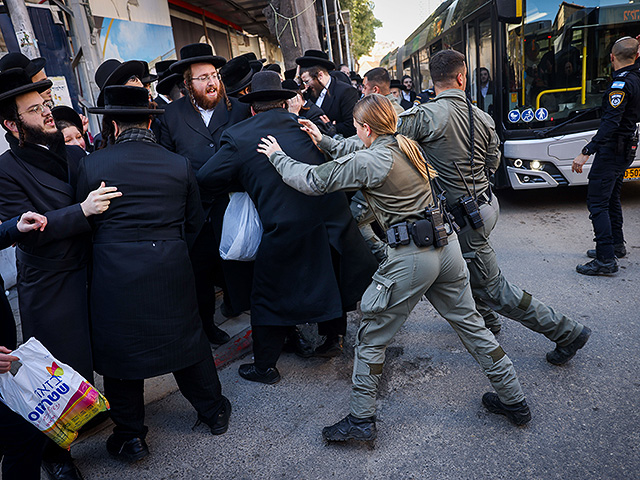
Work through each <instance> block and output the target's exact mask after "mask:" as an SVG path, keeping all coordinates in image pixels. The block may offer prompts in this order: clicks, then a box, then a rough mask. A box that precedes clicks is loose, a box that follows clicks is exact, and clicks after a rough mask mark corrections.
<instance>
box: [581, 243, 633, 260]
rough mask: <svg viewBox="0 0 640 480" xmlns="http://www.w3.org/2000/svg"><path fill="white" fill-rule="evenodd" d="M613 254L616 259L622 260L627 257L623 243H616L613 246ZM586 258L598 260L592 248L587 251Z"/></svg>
mask: <svg viewBox="0 0 640 480" xmlns="http://www.w3.org/2000/svg"><path fill="white" fill-rule="evenodd" d="M613 254H614V255H615V256H616V258H622V257H624V256H626V255H627V249H626V247H625V246H624V243H616V244H615V245H614V246H613ZM587 257H589V258H598V256H597V255H596V249H595V248H593V249H591V250H587Z"/></svg>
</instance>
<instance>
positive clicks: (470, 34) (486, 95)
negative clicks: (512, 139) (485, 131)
mask: <svg viewBox="0 0 640 480" xmlns="http://www.w3.org/2000/svg"><path fill="white" fill-rule="evenodd" d="M464 30H465V37H466V40H467V41H466V45H467V52H466V57H467V67H468V69H469V71H468V75H467V84H468V85H467V88H468V91H469V93H470V95H471V100H472V101H473V103H474V105H476V106H477V107H478V108H481V109H482V110H484V111H485V112H487V113H488V114H489V115H493V105H494V97H495V95H496V91H495V84H494V78H495V69H494V65H493V33H492V30H491V17H490V15H489V10H488V9H485V10H484V13H480V15H478V16H475V17H474V18H473V19H472V20H470V21H469V22H467V23H466V24H465V27H464Z"/></svg>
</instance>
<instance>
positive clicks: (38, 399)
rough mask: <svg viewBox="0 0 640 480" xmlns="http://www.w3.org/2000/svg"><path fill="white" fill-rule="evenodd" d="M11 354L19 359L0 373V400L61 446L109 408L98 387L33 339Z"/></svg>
mask: <svg viewBox="0 0 640 480" xmlns="http://www.w3.org/2000/svg"><path fill="white" fill-rule="evenodd" d="M11 355H13V356H15V357H18V358H19V359H20V362H13V364H12V367H11V371H9V372H7V373H3V374H1V375H0V395H1V396H2V398H1V400H2V401H3V402H4V403H5V404H6V405H7V406H8V407H9V408H10V409H11V410H13V411H14V412H16V413H17V414H18V415H20V416H21V417H23V418H24V419H25V420H27V421H28V422H29V423H31V424H33V425H35V427H36V428H37V429H38V430H40V431H42V432H43V433H44V434H45V435H47V436H48V437H49V438H51V440H53V441H54V442H56V443H57V444H58V445H60V446H61V447H62V448H67V449H68V448H69V446H70V445H71V443H72V442H73V441H74V440H75V439H76V437H77V436H78V429H80V427H82V426H83V425H84V424H85V423H87V422H88V421H89V420H91V419H92V418H93V417H94V416H95V415H97V414H98V413H99V412H103V411H106V410H108V409H109V402H107V399H106V398H104V397H103V396H102V395H101V394H100V392H98V390H96V389H95V388H93V387H92V386H91V384H89V382H87V381H86V380H85V379H84V378H83V377H82V376H81V375H80V374H78V373H77V372H76V371H75V370H74V369H73V368H71V367H70V366H69V365H66V364H64V363H62V362H59V361H58V360H56V359H55V358H54V357H53V356H52V355H51V353H49V351H48V350H47V349H46V348H45V347H44V346H43V345H42V344H41V343H40V342H39V341H38V340H36V339H35V338H33V337H32V338H30V339H29V341H27V342H26V343H24V344H22V345H20V347H18V348H17V349H16V350H14V351H13V352H11ZM16 370H17V371H16Z"/></svg>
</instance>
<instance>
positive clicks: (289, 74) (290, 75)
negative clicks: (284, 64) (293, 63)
mask: <svg viewBox="0 0 640 480" xmlns="http://www.w3.org/2000/svg"><path fill="white" fill-rule="evenodd" d="M297 71H298V69H297V68H290V69H289V70H285V71H284V79H285V80H293V79H294V78H296V72H297Z"/></svg>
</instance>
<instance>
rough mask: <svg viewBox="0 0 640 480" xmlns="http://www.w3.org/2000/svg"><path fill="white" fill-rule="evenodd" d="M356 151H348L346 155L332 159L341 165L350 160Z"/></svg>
mask: <svg viewBox="0 0 640 480" xmlns="http://www.w3.org/2000/svg"><path fill="white" fill-rule="evenodd" d="M356 153H357V152H353V153H350V154H348V155H345V156H344V157H340V158H336V159H335V160H334V162H336V163H337V164H339V165H342V164H344V163H347V162H348V161H349V160H352V159H353V158H355V156H356Z"/></svg>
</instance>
